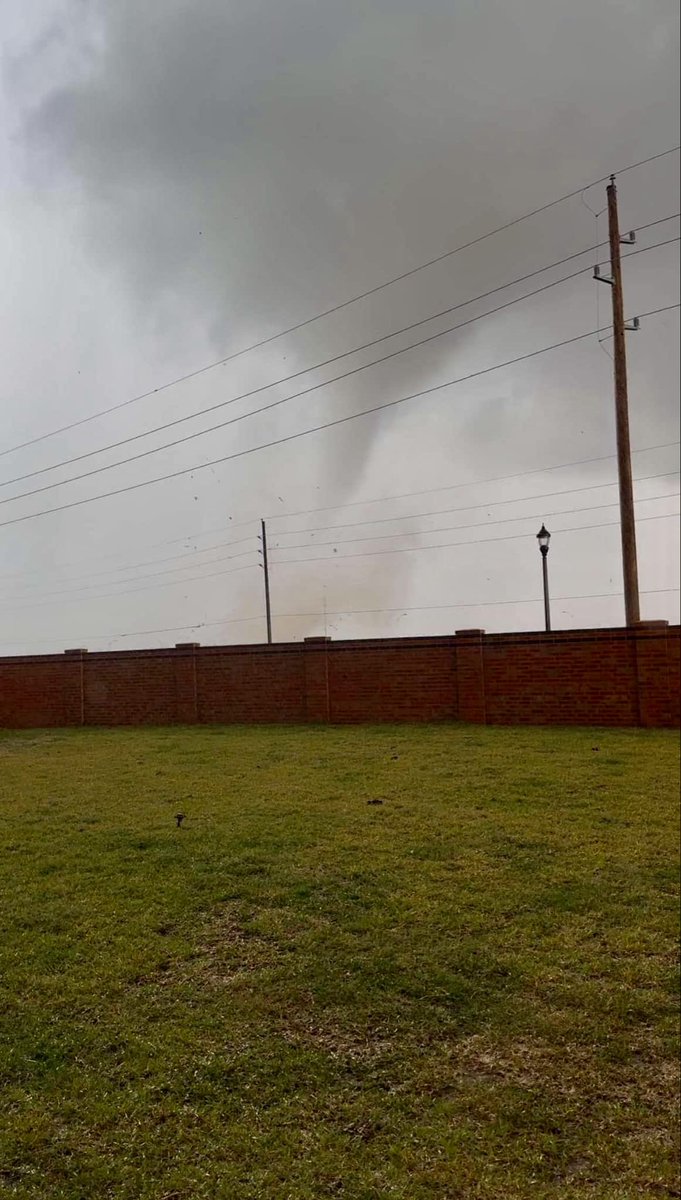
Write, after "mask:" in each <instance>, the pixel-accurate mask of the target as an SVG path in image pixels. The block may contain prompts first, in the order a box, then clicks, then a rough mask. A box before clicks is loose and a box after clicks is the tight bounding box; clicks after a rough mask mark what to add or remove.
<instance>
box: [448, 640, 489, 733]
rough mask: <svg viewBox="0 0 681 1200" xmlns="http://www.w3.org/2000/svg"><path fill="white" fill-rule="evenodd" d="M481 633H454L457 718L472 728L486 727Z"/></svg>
mask: <svg viewBox="0 0 681 1200" xmlns="http://www.w3.org/2000/svg"><path fill="white" fill-rule="evenodd" d="M484 636H485V631H484V629H457V631H456V641H455V643H454V645H455V649H456V684H457V691H458V695H459V706H458V707H459V711H458V718H459V720H460V721H470V722H472V723H473V724H475V725H486V724H487V713H486V709H485V665H484V661H483V649H482V646H483V638H484Z"/></svg>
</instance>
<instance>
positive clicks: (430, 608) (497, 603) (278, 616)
mask: <svg viewBox="0 0 681 1200" xmlns="http://www.w3.org/2000/svg"><path fill="white" fill-rule="evenodd" d="M679 590H680V589H679V588H647V589H643V590H642V591H641V593H640V594H641V595H642V596H657V595H663V594H665V593H675V594H678V592H679ZM622 595H623V593H622V592H621V591H620V592H592V593H590V594H586V593H581V594H579V595H573V596H554V597H553V600H554V602H555V603H565V602H566V601H569V600H605V599H613V598H615V599H617V598H619V597H620V596H622ZM515 604H543V599H542V598H541V597H540V596H532V597H528V598H526V599H523V600H476V601H462V602H459V603H455V604H413V605H406V606H405V605H401V606H399V607H397V608H342V609H335V610H332V611H329V610H326V611H323V610H322V611H317V612H297V613H273V614H272V619H273V620H277V621H284V620H293V619H302V618H305V617H324V616H326V617H345V616H366V615H378V614H381V613H408V612H435V611H437V610H447V609H452V608H499V607H503V606H506V605H515ZM264 619H265V617H264V613H254V614H253V616H250V617H224V618H220V620H217V621H197V622H195V623H194V624H193V625H166V626H163V627H162V628H160V629H136V630H132V631H131V632H129V633H85V634H83V632H82V631H80V632H79V633H78V634H77V635H76V636H77V637H80V638H87V639H88V641H116V640H119V639H123V638H131V637H151V636H152V635H154V634H159V633H180V632H184V631H186V630H199V629H208V628H212V627H214V626H216V625H240V624H245V623H246V622H250V621H264ZM55 640H56V639H55V638H33V639H30V640H27V639H23V640H21V641H17V642H2V643H0V644H1V645H5V646H23V645H44V644H46V643H48V642H49V643H54V642H55ZM63 640H66V639H63Z"/></svg>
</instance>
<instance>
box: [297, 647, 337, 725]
mask: <svg viewBox="0 0 681 1200" xmlns="http://www.w3.org/2000/svg"><path fill="white" fill-rule="evenodd" d="M330 641H331V638H330V637H307V638H305V640H304V643H303V644H304V650H303V654H304V655H305V719H306V720H307V721H310V722H311V723H312V724H316V723H322V722H326V721H329V720H330V717H331V704H330V697H329V656H328V651H327V646H328V644H329V642H330Z"/></svg>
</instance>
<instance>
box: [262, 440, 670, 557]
mask: <svg viewBox="0 0 681 1200" xmlns="http://www.w3.org/2000/svg"><path fill="white" fill-rule="evenodd" d="M678 445H679V442H678V441H676V442H659V443H658V444H657V445H656V446H639V447H638V449H636V450H632V454H648V453H649V452H651V451H653V450H669V449H671V448H672V447H673V446H678ZM616 457H617V455H616V454H601V455H599V456H598V457H597V458H578V459H577V460H576V461H574V462H567V463H555V464H554V465H553V466H552V467H533V468H532V469H531V470H529V471H516V472H515V473H514V474H512V475H493V476H492V477H491V478H489V479H470V480H467V481H466V482H465V483H446V484H442V485H441V486H440V487H434V488H424V489H423V490H422V491H418V492H398V493H397V494H396V495H393V496H374V497H371V498H370V499H368V500H347V501H345V502H344V503H343V504H327V505H323V506H321V507H318V508H301V509H298V510H297V511H296V512H287V513H270V514H269V515H268V516H267V517H266V518H265V519H266V520H267V521H275V520H280V521H284V520H286V519H287V518H288V517H307V516H309V515H310V513H318V512H333V511H335V510H337V509H339V508H362V507H364V505H365V504H384V503H386V502H387V501H389V500H407V499H411V497H413V496H430V495H432V494H433V492H451V491H454V490H458V489H460V488H469V487H482V485H483V484H486V483H505V482H506V481H507V480H509V479H522V478H524V477H525V476H526V475H544V474H546V473H547V472H548V471H562V470H565V469H567V468H568V467H584V466H588V465H590V464H591V463H599V462H611V461H612V459H613V458H616ZM589 486H590V485H588V484H585V487H584V489H581V488H578V489H576V490H577V491H582V490H586V488H587V487H589ZM594 486H595V485H594ZM549 494H550V495H555V494H556V493H555V492H551V493H549ZM520 498H521V499H526V498H527V499H530V497H520ZM491 503H492V504H501V503H502V501H500V500H493V501H491ZM504 503H505V502H504ZM476 507H477V505H476ZM480 507H482V506H480ZM442 511H446V510H444V509H443V510H442ZM370 523H371V524H376V523H377V522H374V521H372V522H370ZM357 524H361V522H357ZM335 528H337V529H344V528H346V526H345V525H338V526H334V525H323V526H320V532H321V530H322V529H335ZM306 532H310V531H309V530H302V529H284V530H282V534H284V533H306ZM278 536H281V534H279V535H278Z"/></svg>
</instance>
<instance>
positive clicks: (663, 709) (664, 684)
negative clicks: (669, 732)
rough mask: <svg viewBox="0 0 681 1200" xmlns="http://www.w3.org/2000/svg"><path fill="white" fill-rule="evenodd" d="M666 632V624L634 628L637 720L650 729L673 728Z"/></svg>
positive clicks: (639, 623)
mask: <svg viewBox="0 0 681 1200" xmlns="http://www.w3.org/2000/svg"><path fill="white" fill-rule="evenodd" d="M668 629H669V622H668V621H639V622H638V624H637V625H636V626H635V627H634V636H635V639H636V684H637V692H638V719H639V724H640V725H645V726H646V727H649V728H655V727H658V728H659V727H660V726H662V727H665V726H669V725H671V724H672V693H671V689H672V682H671V677H670V670H669V647H668V639H667V631H668Z"/></svg>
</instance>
